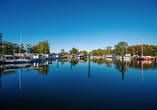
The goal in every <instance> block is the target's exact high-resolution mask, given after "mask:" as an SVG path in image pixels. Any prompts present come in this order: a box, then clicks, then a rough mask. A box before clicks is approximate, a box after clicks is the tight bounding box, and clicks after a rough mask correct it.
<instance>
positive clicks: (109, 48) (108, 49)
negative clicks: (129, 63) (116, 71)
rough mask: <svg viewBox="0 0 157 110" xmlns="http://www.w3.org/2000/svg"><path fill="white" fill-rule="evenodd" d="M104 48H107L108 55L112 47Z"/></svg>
mask: <svg viewBox="0 0 157 110" xmlns="http://www.w3.org/2000/svg"><path fill="white" fill-rule="evenodd" d="M106 48H107V51H108V54H110V51H111V48H112V46H107V47H106Z"/></svg>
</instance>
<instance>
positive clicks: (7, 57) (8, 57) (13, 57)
mask: <svg viewBox="0 0 157 110" xmlns="http://www.w3.org/2000/svg"><path fill="white" fill-rule="evenodd" d="M4 57H5V58H6V60H12V59H13V60H14V59H19V56H15V55H4Z"/></svg>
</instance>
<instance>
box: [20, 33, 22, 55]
mask: <svg viewBox="0 0 157 110" xmlns="http://www.w3.org/2000/svg"><path fill="white" fill-rule="evenodd" d="M21 41H22V34H21V38H20V48H19V55H20V51H21ZM20 56H21V55H20Z"/></svg>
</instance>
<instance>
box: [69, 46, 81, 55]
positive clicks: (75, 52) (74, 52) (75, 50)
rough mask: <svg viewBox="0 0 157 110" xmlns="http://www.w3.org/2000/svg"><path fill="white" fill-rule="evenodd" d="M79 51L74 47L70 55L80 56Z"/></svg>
mask: <svg viewBox="0 0 157 110" xmlns="http://www.w3.org/2000/svg"><path fill="white" fill-rule="evenodd" d="M78 53H79V51H78V49H75V48H74V47H73V48H72V50H70V54H78Z"/></svg>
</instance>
